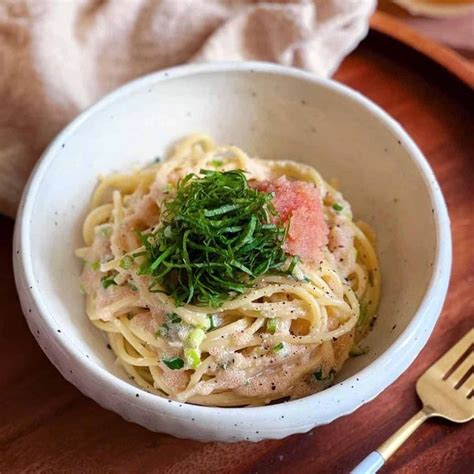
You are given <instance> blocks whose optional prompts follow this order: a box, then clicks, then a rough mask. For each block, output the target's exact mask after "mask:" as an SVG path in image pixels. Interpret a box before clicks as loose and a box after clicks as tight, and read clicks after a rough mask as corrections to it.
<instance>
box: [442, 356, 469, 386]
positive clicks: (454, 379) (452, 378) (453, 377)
mask: <svg viewBox="0 0 474 474" xmlns="http://www.w3.org/2000/svg"><path fill="white" fill-rule="evenodd" d="M473 366H474V353H472V352H471V354H469V356H468V357H467V358H466V359H464V361H463V362H462V363H461V365H459V366H458V367H457V368H456V370H455V371H454V372H453V373H451V374H450V375H449V377H447V378H446V381H447V382H448V383H449V384H450V385H452V386H455V385H457V384H458V382H460V381H461V379H462V378H463V377H464V376H465V375H466V374H467V373H468V372H469V371H470V370H471V369H472V367H473ZM467 382H468V381H467V380H466V381H465V382H464V384H463V385H465V384H466V383H467Z"/></svg>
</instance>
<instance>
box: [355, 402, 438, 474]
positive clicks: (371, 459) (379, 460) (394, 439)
mask: <svg viewBox="0 0 474 474" xmlns="http://www.w3.org/2000/svg"><path fill="white" fill-rule="evenodd" d="M432 415H433V412H432V410H431V409H430V408H428V407H423V409H421V410H420V411H419V412H418V413H417V414H416V415H413V416H412V417H411V418H410V419H409V420H408V421H407V422H406V423H405V424H404V425H403V426H402V427H401V428H400V429H399V430H398V431H396V432H395V433H394V434H393V435H392V436H390V438H388V439H387V440H386V441H385V442H384V443H383V444H381V445H380V446H379V447H378V448H377V450H376V451H372V452H371V453H370V454H369V455H368V456H367V457H366V458H365V459H364V460H363V461H362V462H361V463H360V464H359V465H357V466H356V467H355V468H354V469H353V470H352V471H351V474H371V473H374V472H377V471H378V470H379V469H380V468H381V467H382V466H383V464H384V463H385V461H387V459H388V458H389V457H390V456H391V455H392V454H393V453H394V452H395V451H396V450H397V449H398V448H399V447H400V446H401V445H402V444H403V443H404V442H405V441H406V440H407V439H408V437H409V436H410V435H411V434H413V433H414V432H415V430H416V429H417V428H418V427H419V426H420V425H421V424H422V423H423V422H424V421H425V420H426V419H427V418H429V417H430V416H432Z"/></svg>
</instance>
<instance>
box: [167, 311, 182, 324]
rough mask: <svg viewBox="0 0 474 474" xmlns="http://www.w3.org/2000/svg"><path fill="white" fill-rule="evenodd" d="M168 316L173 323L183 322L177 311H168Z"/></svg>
mask: <svg viewBox="0 0 474 474" xmlns="http://www.w3.org/2000/svg"><path fill="white" fill-rule="evenodd" d="M166 317H167V318H168V320H169V322H170V323H172V324H178V323H180V322H181V318H180V317H179V316H178V315H177V314H176V313H168V314H167V315H166Z"/></svg>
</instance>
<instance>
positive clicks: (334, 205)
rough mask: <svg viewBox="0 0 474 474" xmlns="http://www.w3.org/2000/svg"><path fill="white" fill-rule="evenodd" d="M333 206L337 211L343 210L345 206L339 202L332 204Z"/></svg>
mask: <svg viewBox="0 0 474 474" xmlns="http://www.w3.org/2000/svg"><path fill="white" fill-rule="evenodd" d="M332 208H333V209H334V210H335V211H336V212H341V211H342V210H343V209H344V207H343V206H342V205H341V204H339V203H338V202H335V203H334V204H333V205H332Z"/></svg>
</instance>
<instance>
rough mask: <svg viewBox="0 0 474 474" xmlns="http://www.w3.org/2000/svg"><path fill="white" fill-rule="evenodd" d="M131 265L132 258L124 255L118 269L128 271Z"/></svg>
mask: <svg viewBox="0 0 474 474" xmlns="http://www.w3.org/2000/svg"><path fill="white" fill-rule="evenodd" d="M132 265H133V257H132V256H131V255H125V256H124V257H123V258H122V259H121V260H120V263H119V266H120V268H123V269H124V270H128V269H129V268H130V267H131V266H132Z"/></svg>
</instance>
